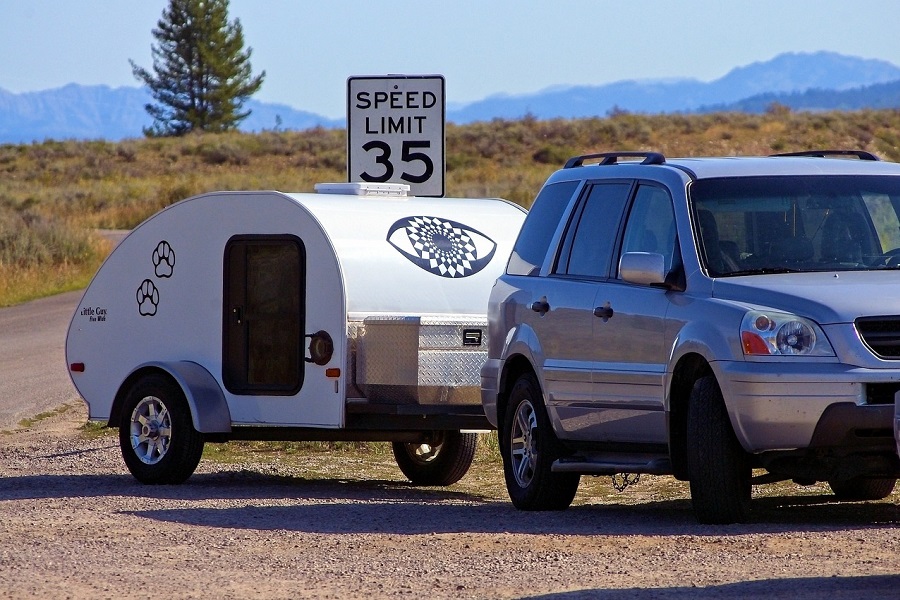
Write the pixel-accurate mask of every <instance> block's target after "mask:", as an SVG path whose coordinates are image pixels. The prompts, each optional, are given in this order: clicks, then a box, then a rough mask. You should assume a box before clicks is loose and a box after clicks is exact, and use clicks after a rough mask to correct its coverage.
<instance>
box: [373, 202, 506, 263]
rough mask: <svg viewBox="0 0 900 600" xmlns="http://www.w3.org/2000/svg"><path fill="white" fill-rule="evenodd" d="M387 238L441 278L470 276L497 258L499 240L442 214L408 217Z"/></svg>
mask: <svg viewBox="0 0 900 600" xmlns="http://www.w3.org/2000/svg"><path fill="white" fill-rule="evenodd" d="M387 241H388V242H389V243H390V244H391V245H392V246H393V247H394V248H396V249H397V251H398V252H400V254H402V255H403V256H405V257H406V258H407V259H409V261H410V262H412V263H413V264H414V265H416V266H417V267H419V268H421V269H424V270H425V271H428V272H429V273H433V274H435V275H438V276H440V277H449V278H457V277H468V276H469V275H474V274H475V273H477V272H479V271H481V270H482V269H483V268H484V267H486V266H487V264H488V263H489V262H491V259H492V258H493V257H494V252H495V251H496V250H497V243H496V242H494V240H492V239H491V238H489V237H487V236H486V235H484V234H483V233H481V232H480V231H477V230H475V229H472V228H471V227H467V226H466V225H463V224H462V223H457V222H456V221H450V220H449V219H441V218H440V217H425V216H421V217H406V218H403V219H400V220H399V221H397V222H396V223H394V224H393V225H391V228H390V230H389V231H388V234H387Z"/></svg>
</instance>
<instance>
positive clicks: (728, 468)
mask: <svg viewBox="0 0 900 600" xmlns="http://www.w3.org/2000/svg"><path fill="white" fill-rule="evenodd" d="M687 438H688V439H687V466H688V479H689V480H690V484H691V503H692V504H693V506H694V514H695V515H696V517H697V520H698V521H700V522H701V523H710V524H724V523H741V522H743V521H746V520H747V517H748V516H749V513H750V493H751V485H750V475H751V469H750V463H749V461H748V459H747V458H748V457H747V455H746V453H745V452H744V449H743V448H742V447H741V445H740V443H739V442H738V440H737V437H736V436H735V435H734V430H733V429H732V427H731V421H730V419H729V418H728V412H727V410H726V409H725V402H724V400H723V399H722V391H721V390H720V389H719V384H718V382H717V381H716V378H715V377H713V376H712V375H708V376H706V377H701V378H700V379H698V380H697V381H696V382H695V383H694V388H693V390H691V397H690V400H689V404H688V422H687Z"/></svg>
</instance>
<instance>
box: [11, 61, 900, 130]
mask: <svg viewBox="0 0 900 600" xmlns="http://www.w3.org/2000/svg"><path fill="white" fill-rule="evenodd" d="M150 101H151V98H150V95H149V92H148V90H147V89H146V88H138V87H119V88H110V87H108V86H103V85H94V86H84V85H78V84H75V83H71V84H68V85H66V86H64V87H61V88H56V89H52V90H45V91H40V92H26V93H21V94H13V93H11V92H7V91H4V90H3V89H0V143H29V142H34V141H42V140H45V139H71V138H74V139H107V140H120V139H124V138H131V137H140V136H141V135H142V128H143V127H146V126H148V125H150V122H151V119H150V117H149V116H148V115H147V113H146V111H145V110H144V106H145V105H146V104H147V103H148V102H150ZM773 103H778V104H781V105H784V106H787V107H790V108H791V109H794V110H860V109H865V108H873V109H875V108H900V67H897V66H896V65H893V64H891V63H889V62H886V61H882V60H874V59H864V58H858V57H852V56H845V55H841V54H836V53H833V52H816V53H787V54H781V55H778V56H776V57H775V58H773V59H771V60H768V61H765V62H756V63H753V64H750V65H746V66H742V67H737V68H735V69H733V70H731V71H730V72H729V73H727V74H726V75H725V76H723V77H721V78H720V79H716V80H714V81H710V82H702V81H699V80H696V79H667V80H628V81H619V82H614V83H609V84H604V85H596V86H583V85H582V86H554V87H552V88H548V89H545V90H541V91H539V92H535V93H531V94H521V95H507V94H498V95H494V96H490V97H488V98H485V99H483V100H479V101H476V102H472V103H468V104H449V105H448V108H447V120H448V121H450V122H453V123H457V124H465V123H470V122H474V121H488V120H491V119H495V118H502V119H517V118H521V117H523V116H525V115H532V116H534V117H537V118H539V119H549V118H581V117H596V116H600V117H602V116H605V115H607V114H610V113H611V112H614V111H628V112H636V113H703V112H714V111H742V112H762V111H764V110H765V109H766V108H767V107H769V106H771V105H772V104H773ZM245 108H249V109H250V110H251V114H250V116H249V117H247V119H245V120H244V121H243V122H242V123H241V127H240V128H241V130H243V131H262V130H266V129H269V130H273V129H309V128H311V127H326V128H334V127H344V126H345V120H344V119H329V118H326V117H323V116H321V115H317V114H314V113H311V112H307V111H303V110H298V109H296V108H293V107H291V106H288V105H285V104H273V103H265V102H260V101H257V100H254V99H250V100H249V101H248V102H247V103H246V105H245Z"/></svg>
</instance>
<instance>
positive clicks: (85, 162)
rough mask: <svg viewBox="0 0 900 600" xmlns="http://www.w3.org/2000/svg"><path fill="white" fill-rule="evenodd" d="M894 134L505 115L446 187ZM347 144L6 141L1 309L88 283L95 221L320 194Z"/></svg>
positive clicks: (876, 142) (799, 125) (779, 112)
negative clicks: (583, 159) (264, 196)
mask: <svg viewBox="0 0 900 600" xmlns="http://www.w3.org/2000/svg"><path fill="white" fill-rule="evenodd" d="M898 132H900V111H898V110H882V111H860V112H829V113H792V112H790V111H789V110H788V109H786V108H784V107H781V108H777V109H776V110H770V111H768V112H766V113H764V114H761V115H750V114H743V113H714V114H703V115H669V116H666V115H655V116H646V115H636V114H631V113H628V112H625V111H617V112H615V113H614V114H613V115H612V116H610V117H608V118H592V119H552V120H538V119H535V118H531V117H529V118H525V119H521V120H503V119H496V120H493V121H491V122H489V123H473V124H471V125H463V126H455V125H449V126H448V128H447V176H446V188H447V195H448V196H461V197H502V198H506V199H508V200H511V201H513V202H517V203H519V204H521V205H522V206H526V207H528V206H530V205H531V201H532V199H533V198H534V196H535V194H536V193H537V191H538V190H539V189H540V186H541V185H542V184H543V182H544V180H545V179H546V177H547V176H548V175H549V174H550V173H552V172H553V171H555V170H556V169H559V168H560V167H561V166H562V164H563V163H564V162H565V160H566V159H567V158H569V157H571V156H574V155H577V154H587V153H592V152H602V151H608V150H656V151H660V152H663V153H664V154H666V155H669V156H702V155H749V154H770V153H773V152H786V151H791V150H802V149H810V148H854V149H863V150H869V151H871V152H874V153H876V154H879V155H881V156H882V157H883V158H886V159H890V160H894V161H900V133H898ZM345 153H346V140H345V132H344V131H343V130H340V129H324V128H316V129H311V130H308V131H302V132H296V131H284V132H275V131H267V132H264V133H260V134H244V133H231V134H220V135H190V136H186V137H184V138H148V139H143V138H142V139H135V140H126V141H123V142H102V141H88V142H76V141H65V142H58V141H48V142H44V143H39V144H22V145H5V146H0V306H3V305H5V304H9V303H12V302H20V301H23V300H25V299H28V298H31V297H36V296H40V295H46V294H48V293H55V292H58V291H60V290H64V289H76V288H78V287H80V286H83V285H85V284H86V283H87V281H88V279H89V278H90V275H91V274H92V273H93V271H94V269H96V266H97V265H98V264H99V262H98V261H99V260H101V259H102V257H103V253H104V252H105V250H104V248H103V245H102V243H101V241H100V240H98V239H97V238H96V237H95V236H93V235H92V234H91V231H93V230H94V229H98V228H105V229H129V228H132V227H134V226H135V225H137V224H138V223H140V222H141V221H142V220H144V219H146V218H147V217H149V216H150V215H151V214H153V213H155V212H157V211H158V210H160V209H162V208H164V207H165V206H167V205H169V204H171V203H173V202H176V201H178V200H182V199H184V198H187V197H189V196H192V195H195V194H199V193H202V192H206V191H212V190H254V189H276V190H283V191H289V192H292V191H298V192H311V191H313V186H314V185H315V184H316V183H318V182H329V181H345V180H346V162H345Z"/></svg>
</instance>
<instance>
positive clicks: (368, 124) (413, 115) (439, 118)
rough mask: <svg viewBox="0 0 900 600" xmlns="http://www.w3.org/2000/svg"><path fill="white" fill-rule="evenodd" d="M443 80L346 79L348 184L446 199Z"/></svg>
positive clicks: (429, 77) (416, 77) (406, 77)
mask: <svg viewBox="0 0 900 600" xmlns="http://www.w3.org/2000/svg"><path fill="white" fill-rule="evenodd" d="M444 107H445V104H444V78H443V76H441V75H388V76H384V77H350V78H348V79H347V157H348V159H347V178H348V181H351V182H355V181H366V182H369V183H387V182H391V183H405V184H408V185H409V186H410V193H411V194H413V195H416V196H443V195H444Z"/></svg>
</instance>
